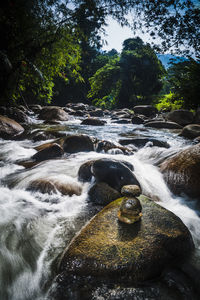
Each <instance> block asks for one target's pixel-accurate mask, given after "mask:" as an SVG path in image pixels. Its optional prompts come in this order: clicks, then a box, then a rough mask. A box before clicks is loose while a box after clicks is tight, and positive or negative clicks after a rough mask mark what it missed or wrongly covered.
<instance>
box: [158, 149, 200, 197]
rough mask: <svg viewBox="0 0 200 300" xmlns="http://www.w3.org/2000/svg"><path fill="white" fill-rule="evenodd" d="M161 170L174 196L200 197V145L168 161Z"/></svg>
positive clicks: (162, 165) (181, 152) (179, 153)
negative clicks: (183, 194)
mask: <svg viewBox="0 0 200 300" xmlns="http://www.w3.org/2000/svg"><path fill="white" fill-rule="evenodd" d="M160 169H161V172H162V173H163V175H164V179H165V181H166V182H167V185H168V186H169V188H170V189H171V190H172V191H173V193H174V194H176V195H180V194H181V193H185V194H187V195H188V196H191V197H199V196H200V184H199V178H200V143H198V144H197V145H194V146H191V147H189V148H187V149H185V150H183V151H180V152H178V153H177V154H176V155H174V156H172V157H170V158H168V159H166V160H165V161H164V162H163V163H162V164H161V166H160Z"/></svg>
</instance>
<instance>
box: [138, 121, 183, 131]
mask: <svg viewBox="0 0 200 300" xmlns="http://www.w3.org/2000/svg"><path fill="white" fill-rule="evenodd" d="M144 126H145V127H153V128H166V129H182V126H181V125H179V124H177V123H175V122H165V121H152V122H151V121H150V122H147V123H145V124H144Z"/></svg>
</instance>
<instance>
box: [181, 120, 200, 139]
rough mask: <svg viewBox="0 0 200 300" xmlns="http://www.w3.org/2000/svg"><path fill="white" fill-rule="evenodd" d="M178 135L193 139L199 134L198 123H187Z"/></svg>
mask: <svg viewBox="0 0 200 300" xmlns="http://www.w3.org/2000/svg"><path fill="white" fill-rule="evenodd" d="M180 135H181V136H183V137H186V138H188V139H195V138H196V137H198V136H200V125H198V124H190V125H187V126H185V127H184V128H183V129H182V131H181V133H180Z"/></svg>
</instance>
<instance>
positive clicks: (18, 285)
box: [0, 103, 200, 300]
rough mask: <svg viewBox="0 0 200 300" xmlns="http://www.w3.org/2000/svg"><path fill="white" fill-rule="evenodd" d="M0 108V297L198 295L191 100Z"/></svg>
mask: <svg viewBox="0 0 200 300" xmlns="http://www.w3.org/2000/svg"><path fill="white" fill-rule="evenodd" d="M0 114H1V115H0V158H1V162H0V164H1V171H0V195H1V197H0V207H1V209H0V233H1V234H0V239H1V241H0V278H1V279H0V286H1V288H0V299H3V300H4V299H5V300H26V299H27V300H33V299H34V300H35V299H37V300H42V299H52V300H60V299H62V300H65V299H66V300H68V299H69V300H74V299H75V300H76V299H77V300H79V299H88V300H89V299H98V300H99V299H101V300H102V299H113V300H114V299H123V300H126V299H127V300H128V299H139V300H142V299H158V300H160V299H163V300H165V299H166V300H171V299H172V300H175V299H184V300H185V299H195V300H196V299H199V297H200V288H199V282H198V278H199V275H200V213H199V210H200V206H199V196H200V184H199V178H200V173H199V172H200V143H199V142H200V115H199V111H197V112H196V113H195V114H193V113H191V112H189V111H186V110H180V111H175V112H171V113H169V114H158V112H157V111H156V110H155V108H153V107H151V106H139V107H135V108H133V110H128V109H121V110H114V111H108V110H101V109H98V108H95V107H93V106H89V105H85V104H82V103H77V104H70V103H69V104H67V105H66V106H65V107H62V108H61V107H56V106H48V107H41V106H40V105H32V106H30V107H29V108H25V107H23V106H20V107H18V108H7V107H1V108H0ZM133 191H134V192H133ZM135 191H137V192H135ZM138 191H140V192H138ZM134 199H135V200H134ZM126 201H127V205H126V206H124V203H126ZM138 201H139V202H140V206H139V207H140V210H139V212H137V214H140V217H136V215H134V212H133V219H134V220H135V221H134V222H132V223H131V224H126V223H123V220H127V218H128V219H129V218H131V216H132V215H131V213H130V211H129V210H128V209H129V206H130V203H138ZM122 205H123V208H122V207H121V206H122ZM124 207H125V211H123V209H124ZM134 209H135V208H134ZM119 212H120V214H123V213H124V216H125V217H123V218H121V219H119Z"/></svg>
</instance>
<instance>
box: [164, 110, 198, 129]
mask: <svg viewBox="0 0 200 300" xmlns="http://www.w3.org/2000/svg"><path fill="white" fill-rule="evenodd" d="M166 118H167V120H169V121H172V122H175V123H178V124H179V125H181V126H185V125H188V124H191V123H193V121H194V114H193V113H192V112H191V111H189V110H187V109H177V110H173V111H171V112H169V113H168V114H166Z"/></svg>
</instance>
